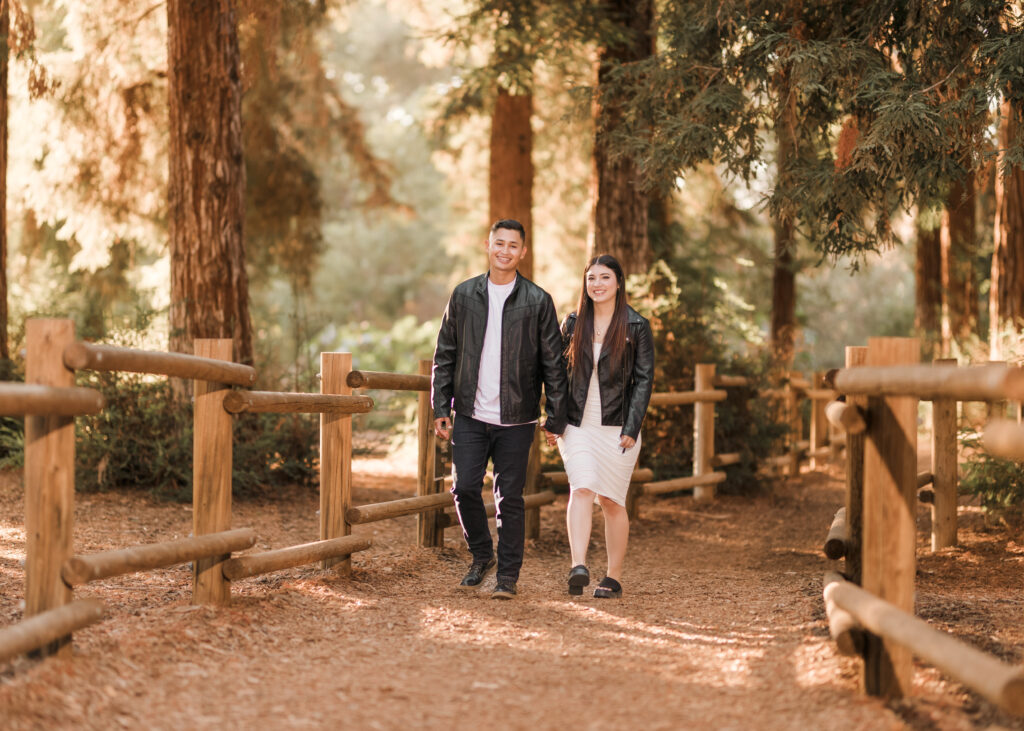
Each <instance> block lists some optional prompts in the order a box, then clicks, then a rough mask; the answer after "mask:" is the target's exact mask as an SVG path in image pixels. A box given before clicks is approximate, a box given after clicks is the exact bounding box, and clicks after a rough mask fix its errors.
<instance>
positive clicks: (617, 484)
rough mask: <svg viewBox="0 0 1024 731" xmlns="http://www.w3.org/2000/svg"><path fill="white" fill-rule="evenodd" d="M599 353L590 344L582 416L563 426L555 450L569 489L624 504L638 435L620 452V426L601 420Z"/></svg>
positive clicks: (638, 442) (638, 449)
mask: <svg viewBox="0 0 1024 731" xmlns="http://www.w3.org/2000/svg"><path fill="white" fill-rule="evenodd" d="M600 355H601V344H600V343H594V370H593V372H592V373H591V375H590V385H589V386H588V388H587V402H586V404H585V405H584V407H583V416H582V418H581V419H580V425H579V426H573V425H572V424H569V425H568V426H566V428H565V433H564V434H563V435H562V436H561V437H559V439H558V451H559V452H561V454H562V462H564V463H565V472H566V474H567V475H568V476H569V489H570V490H579V489H586V490H591V491H593V492H594V493H596V494H597V495H602V496H604V497H606V498H609V499H611V500H614V501H615V502H617V503H618V504H619V505H625V504H626V492H627V491H628V490H629V481H630V479H631V478H632V476H633V468H634V467H636V460H637V457H639V455H640V435H639V434H638V435H637V438H636V444H635V445H634V446H633V447H632V448H631V449H627V450H626V452H625V453H623V452H622V447H621V446H619V440H620V439H621V435H622V426H621V425H620V426H605V425H603V424H602V423H601V387H600V385H599V384H598V380H597V360H598V357H599V356H600ZM595 501H596V498H595Z"/></svg>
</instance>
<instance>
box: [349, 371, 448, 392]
mask: <svg viewBox="0 0 1024 731" xmlns="http://www.w3.org/2000/svg"><path fill="white" fill-rule="evenodd" d="M346 383H348V385H349V387H351V388H373V389H379V390H385V391H430V376H429V375H424V374H419V373H382V372H380V371H351V372H350V373H349V374H348V376H347V377H346Z"/></svg>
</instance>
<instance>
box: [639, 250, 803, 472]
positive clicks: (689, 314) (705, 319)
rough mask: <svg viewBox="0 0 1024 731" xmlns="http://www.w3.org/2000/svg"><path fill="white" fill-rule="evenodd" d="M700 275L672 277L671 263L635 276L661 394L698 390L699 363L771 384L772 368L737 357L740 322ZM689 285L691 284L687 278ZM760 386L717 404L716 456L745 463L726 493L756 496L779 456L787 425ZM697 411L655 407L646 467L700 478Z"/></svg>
mask: <svg viewBox="0 0 1024 731" xmlns="http://www.w3.org/2000/svg"><path fill="white" fill-rule="evenodd" d="M698 274H699V273H698V272H697V271H695V270H693V269H691V270H688V271H687V270H685V269H684V270H682V271H681V273H679V274H677V273H674V272H672V271H671V270H670V269H669V268H668V267H667V266H666V265H665V264H664V263H663V262H658V263H656V264H655V265H654V267H653V268H652V269H651V271H650V272H649V273H647V274H646V275H642V276H633V277H630V282H629V284H630V292H631V301H632V304H633V306H634V307H635V308H636V309H637V310H638V311H639V312H640V313H641V314H643V315H644V316H645V317H648V318H649V319H650V320H651V326H652V328H653V330H654V339H655V351H656V354H657V357H656V360H655V375H654V387H655V391H687V390H691V389H692V388H693V383H694V380H693V379H694V366H695V365H696V364H697V363H714V364H716V365H717V366H718V368H717V371H718V373H719V374H723V375H734V376H747V377H749V378H751V380H752V383H754V384H755V386H756V384H758V383H760V382H762V381H763V379H764V377H765V373H766V367H767V363H766V362H765V361H763V360H760V359H758V358H754V357H744V356H739V355H735V354H732V355H731V354H730V353H729V350H728V348H727V347H726V336H727V335H728V334H732V335H735V332H730V331H734V330H735V328H736V326H737V323H735V322H733V321H731V317H730V316H727V315H726V311H725V310H720V309H716V308H715V307H713V306H709V305H710V304H711V303H710V302H709V298H705V297H702V296H701V293H702V289H701V288H700V287H699V286H694V285H695V284H696V283H695V282H694V281H693V280H692V277H694V276H698ZM686 280H689V281H686ZM755 395H756V394H755V391H754V390H753V387H752V388H740V389H737V388H730V389H729V398H728V399H727V400H725V401H723V402H719V403H717V404H716V407H715V451H716V452H718V453H720V454H724V453H728V452H739V453H740V454H741V455H742V461H741V462H740V464H738V465H735V466H730V467H728V468H726V469H727V470H728V473H729V479H728V481H727V482H726V483H725V487H724V488H723V489H724V490H733V491H739V492H751V491H753V490H756V489H758V488H759V487H761V486H762V485H763V480H760V479H759V478H758V477H757V476H756V475H755V470H756V467H757V463H758V461H759V460H761V459H763V458H764V457H766V456H768V455H769V454H770V453H772V451H773V450H775V451H777V450H778V449H779V446H780V445H781V440H782V439H783V437H784V436H785V431H786V428H785V426H783V425H780V424H779V423H777V421H778V419H777V414H775V413H773V410H772V408H771V405H770V404H769V402H767V401H766V400H764V399H758V398H755ZM692 424H693V406H655V407H651V409H650V410H649V411H648V414H647V419H646V420H645V422H644V432H643V438H644V452H643V453H644V465H645V466H649V467H651V468H653V469H654V470H655V472H656V474H657V475H658V477H659V478H669V477H677V476H685V475H689V474H692V464H693V427H692Z"/></svg>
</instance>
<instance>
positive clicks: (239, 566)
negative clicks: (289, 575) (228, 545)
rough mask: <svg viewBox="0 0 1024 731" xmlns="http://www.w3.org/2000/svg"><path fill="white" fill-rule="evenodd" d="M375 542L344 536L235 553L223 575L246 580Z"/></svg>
mask: <svg viewBox="0 0 1024 731" xmlns="http://www.w3.org/2000/svg"><path fill="white" fill-rule="evenodd" d="M372 543H373V541H372V540H371V539H370V538H366V537H364V536H352V535H349V536H341V537H340V538H327V539H324V540H320V541H313V542H312V543H303V544H301V545H298V546H289V547H288V548H278V549H275V550H272V551H263V552H262V553H254V554H249V555H247V556H236V557H235V558H231V559H228V560H227V561H225V562H224V564H223V568H222V570H223V572H224V578H225V579H227V580H228V581H235V580H237V579H244V578H246V577H248V576H257V575H259V574H268V573H270V572H272V571H281V570H283V569H289V568H292V567H294V566H304V565H305V564H309V563H313V562H314V561H330V560H332V559H338V558H341V557H346V558H347V557H348V556H350V555H352V554H353V553H356V552H357V551H364V550H366V549H367V548H369V547H370V546H371V545H372Z"/></svg>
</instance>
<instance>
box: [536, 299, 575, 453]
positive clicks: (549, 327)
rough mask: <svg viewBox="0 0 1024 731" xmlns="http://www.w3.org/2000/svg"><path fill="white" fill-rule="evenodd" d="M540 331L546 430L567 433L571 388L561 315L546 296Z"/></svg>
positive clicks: (540, 320)
mask: <svg viewBox="0 0 1024 731" xmlns="http://www.w3.org/2000/svg"><path fill="white" fill-rule="evenodd" d="M537 327H538V328H539V330H540V332H539V333H538V335H539V342H540V367H541V375H542V376H543V378H544V408H545V411H546V412H547V417H548V418H547V421H545V422H544V428H545V429H547V430H548V431H549V432H551V433H552V434H561V433H562V432H563V431H565V424H566V413H565V410H566V400H567V399H568V397H569V387H568V383H567V380H566V377H565V363H564V362H563V361H562V333H561V332H560V331H559V329H558V314H557V313H556V312H555V303H554V302H553V301H552V300H551V296H550V295H548V294H545V296H544V304H543V305H542V306H541V311H540V317H539V320H538V323H537Z"/></svg>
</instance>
